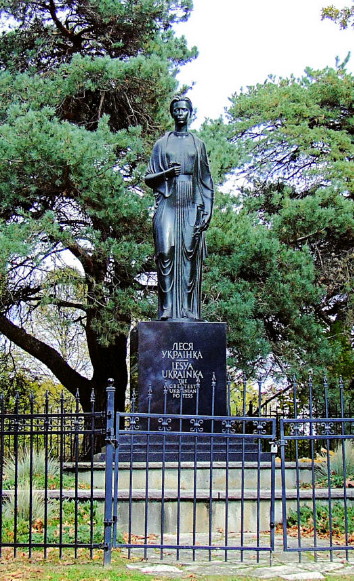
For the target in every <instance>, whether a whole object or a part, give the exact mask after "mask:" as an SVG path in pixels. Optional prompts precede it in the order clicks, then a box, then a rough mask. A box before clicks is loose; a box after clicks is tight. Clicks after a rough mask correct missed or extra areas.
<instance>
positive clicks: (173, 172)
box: [165, 161, 181, 178]
mask: <svg viewBox="0 0 354 581" xmlns="http://www.w3.org/2000/svg"><path fill="white" fill-rule="evenodd" d="M180 173H181V164H180V163H177V162H175V161H173V162H172V163H170V164H169V169H167V170H166V171H165V176H166V177H167V178H174V177H176V176H179V175H180Z"/></svg>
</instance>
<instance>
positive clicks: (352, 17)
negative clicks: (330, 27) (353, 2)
mask: <svg viewBox="0 0 354 581" xmlns="http://www.w3.org/2000/svg"><path fill="white" fill-rule="evenodd" d="M325 18H328V19H329V20H333V22H336V23H337V24H339V26H340V28H343V29H345V28H348V26H354V6H345V7H344V8H336V7H335V6H334V5H333V4H331V5H330V6H326V7H325V8H323V9H322V19H325Z"/></svg>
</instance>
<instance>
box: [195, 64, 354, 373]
mask: <svg viewBox="0 0 354 581" xmlns="http://www.w3.org/2000/svg"><path fill="white" fill-rule="evenodd" d="M353 93H354V78H353V76H352V75H351V74H349V73H348V72H347V71H346V70H345V63H343V64H342V65H340V66H338V68H337V69H330V68H326V69H324V70H322V71H314V70H311V69H308V70H307V71H306V74H305V76H304V77H303V78H301V79H295V78H293V77H290V78H289V79H280V80H275V79H273V78H269V79H268V80H267V81H266V82H265V83H264V84H259V85H256V86H254V87H248V88H247V89H246V90H244V91H241V92H240V93H239V94H235V95H233V97H232V99H231V106H230V108H229V110H228V119H227V124H223V123H221V122H220V120H217V121H215V122H213V121H211V122H208V123H207V124H206V125H205V126H204V127H203V128H202V135H203V137H204V139H205V140H206V141H208V143H210V146H209V147H211V146H214V144H215V143H218V144H219V146H218V147H216V151H217V152H218V157H217V160H216V161H215V162H214V164H215V167H217V168H224V169H225V171H227V172H229V173H228V174H227V178H228V184H227V187H228V189H230V190H231V191H232V195H231V197H230V196H227V195H225V194H224V195H223V196H221V197H219V200H218V201H217V206H218V210H219V211H218V214H217V216H216V217H215V218H214V222H213V224H212V227H211V229H210V236H209V249H210V254H211V256H210V258H209V259H208V260H209V262H208V268H209V271H210V272H209V273H208V276H209V277H212V278H209V279H208V280H209V285H210V286H209V289H208V291H209V293H210V297H211V300H210V302H211V301H212V302H213V303H214V306H215V309H216V312H218V313H220V317H221V318H224V319H225V320H227V321H229V322H230V336H231V347H232V348H233V349H235V351H234V352H235V354H236V356H237V357H236V358H237V364H238V365H239V366H240V367H241V368H243V369H246V370H248V369H250V370H252V367H254V365H256V366H258V365H259V363H260V362H262V361H263V362H264V361H265V360H267V361H268V362H276V364H277V366H278V367H280V368H283V369H286V370H287V371H288V372H289V373H290V372H297V373H299V374H300V375H301V372H302V370H303V368H304V364H305V363H306V364H307V365H308V366H309V367H311V368H312V369H317V370H320V369H321V368H322V369H323V368H324V367H327V368H329V369H330V371H332V372H333V373H338V372H340V373H344V375H345V376H346V377H348V378H349V377H350V378H351V377H352V371H353V369H354V357H353V350H352V344H351V329H352V325H353V315H352V313H353V309H352V302H353V296H354V294H353V290H354V288H353V280H354V277H353V275H354V270H353V267H354V262H353V252H354V218H353V216H354V206H353V204H354V174H353V167H352V166H353V159H354V141H353V118H354V117H353V114H354V109H353ZM225 140H227V143H228V145H227V148H225V154H223V152H222V147H221V144H222V143H223V142H224V141H225ZM230 147H233V148H234V151H233V153H232V154H231V153H229V151H230ZM221 173H222V171H221ZM224 282H225V284H223V283H224ZM210 307H211V305H210Z"/></svg>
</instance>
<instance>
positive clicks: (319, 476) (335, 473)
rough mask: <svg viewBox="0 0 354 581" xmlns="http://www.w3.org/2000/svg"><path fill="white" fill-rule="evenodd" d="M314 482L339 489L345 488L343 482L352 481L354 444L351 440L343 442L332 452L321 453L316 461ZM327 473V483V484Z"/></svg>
mask: <svg viewBox="0 0 354 581" xmlns="http://www.w3.org/2000/svg"><path fill="white" fill-rule="evenodd" d="M316 460H317V461H318V462H320V463H319V464H316V466H315V471H316V481H317V482H318V483H319V484H320V485H324V486H332V487H335V488H340V487H343V486H345V480H347V479H348V480H354V444H353V442H352V441H351V440H344V449H343V444H340V445H339V446H338V447H337V449H336V450H335V451H334V452H332V451H330V452H329V453H328V454H327V453H322V454H321V455H320V456H318V457H317V459H316ZM328 473H329V482H328Z"/></svg>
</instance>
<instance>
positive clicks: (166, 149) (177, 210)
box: [145, 96, 214, 321]
mask: <svg viewBox="0 0 354 581" xmlns="http://www.w3.org/2000/svg"><path fill="white" fill-rule="evenodd" d="M192 111H193V107H192V103H191V101H190V99H189V98H188V97H183V96H176V97H174V99H173V100H172V102H171V105H170V112H171V116H172V118H173V119H174V122H175V130H174V131H170V132H168V133H166V134H165V135H164V136H163V137H161V139H159V140H158V141H157V142H156V143H155V145H154V148H153V152H152V155H151V159H150V164H149V167H148V169H147V174H146V176H145V182H146V184H147V185H148V186H149V187H151V188H153V190H154V194H155V198H156V206H155V214H154V219H153V231H154V242H155V260H156V264H157V278H158V296H159V312H158V316H159V319H161V320H169V319H171V320H185V319H189V320H193V321H197V320H200V303H201V279H202V264H203V259H204V257H205V255H206V245H205V230H206V229H207V228H208V226H209V222H210V218H211V214H212V209H213V199H214V191H213V181H212V178H211V174H210V169H209V162H208V158H207V154H206V149H205V145H204V143H203V141H201V140H200V139H199V138H198V137H196V136H195V135H193V134H192V133H190V132H189V131H188V122H189V120H190V117H191V114H192Z"/></svg>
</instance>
